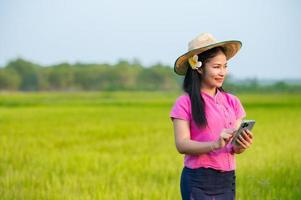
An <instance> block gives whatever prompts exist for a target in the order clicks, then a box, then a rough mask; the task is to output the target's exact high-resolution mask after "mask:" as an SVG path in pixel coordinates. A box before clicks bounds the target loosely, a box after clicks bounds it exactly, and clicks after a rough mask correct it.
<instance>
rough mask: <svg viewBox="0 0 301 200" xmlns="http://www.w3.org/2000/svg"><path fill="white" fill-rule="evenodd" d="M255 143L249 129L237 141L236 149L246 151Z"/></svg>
mask: <svg viewBox="0 0 301 200" xmlns="http://www.w3.org/2000/svg"><path fill="white" fill-rule="evenodd" d="M252 143H253V134H252V132H251V131H249V130H248V129H244V130H243V132H242V135H240V136H238V138H237V139H236V144H235V145H234V147H235V148H236V149H241V150H245V149H248V148H249V147H250V146H251V145H252Z"/></svg>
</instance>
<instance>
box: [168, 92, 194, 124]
mask: <svg viewBox="0 0 301 200" xmlns="http://www.w3.org/2000/svg"><path fill="white" fill-rule="evenodd" d="M190 105H191V103H190V99H189V96H187V95H182V96H180V97H179V98H178V99H177V100H176V101H175V103H174V105H173V107H172V109H171V111H170V115H169V116H170V118H171V119H173V118H177V119H183V120H186V121H190V120H191V111H190V110H191V108H190Z"/></svg>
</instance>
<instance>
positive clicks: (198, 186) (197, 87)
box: [170, 33, 253, 200]
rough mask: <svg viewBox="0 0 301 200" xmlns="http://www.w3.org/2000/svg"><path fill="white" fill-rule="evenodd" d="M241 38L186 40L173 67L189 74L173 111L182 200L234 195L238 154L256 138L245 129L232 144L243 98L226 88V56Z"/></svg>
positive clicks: (232, 52)
mask: <svg viewBox="0 0 301 200" xmlns="http://www.w3.org/2000/svg"><path fill="white" fill-rule="evenodd" d="M240 47H241V42H240V41H224V42H217V41H216V40H215V39H214V37H213V36H212V35H211V34H208V33H205V34H201V35H199V36H198V37H196V38H195V39H193V40H192V41H191V42H189V44H188V49H189V51H188V52H187V53H186V54H184V55H182V56H180V57H179V58H178V59H177V60H176V62H175V66H174V71H175V72H176V73H177V74H179V75H185V79H184V82H183V89H184V91H185V94H183V95H182V96H180V97H179V98H178V99H177V100H176V102H175V104H174V106H173V108H172V110H171V113H170V117H171V119H172V121H173V127H174V135H175V144H176V148H177V150H178V151H179V153H181V154H185V158H184V168H183V171H182V175H181V195H182V199H185V200H186V199H187V200H188V199H194V200H197V199H223V200H228V199H235V154H239V153H242V152H244V151H245V150H246V149H247V148H249V147H250V145H251V144H252V141H253V136H252V133H251V132H250V131H248V130H244V132H243V137H239V138H238V139H237V140H236V142H235V143H234V145H233V144H232V142H231V139H232V137H233V134H234V133H235V130H236V129H237V128H238V127H239V125H240V123H241V121H242V119H243V118H244V117H245V115H246V113H245V111H244V108H243V107H242V105H241V103H240V101H239V99H238V98H237V97H236V96H234V95H232V94H229V93H227V92H225V91H224V90H223V89H222V85H223V82H224V80H225V77H226V75H227V71H228V68H227V60H229V59H230V58H232V57H233V56H234V55H235V54H236V53H237V52H238V50H239V49H240Z"/></svg>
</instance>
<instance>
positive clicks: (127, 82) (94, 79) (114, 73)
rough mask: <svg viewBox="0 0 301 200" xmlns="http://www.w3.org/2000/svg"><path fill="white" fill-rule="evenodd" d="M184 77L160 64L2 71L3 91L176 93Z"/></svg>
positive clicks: (15, 65)
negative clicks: (138, 91) (155, 91)
mask: <svg viewBox="0 0 301 200" xmlns="http://www.w3.org/2000/svg"><path fill="white" fill-rule="evenodd" d="M182 79H183V77H181V76H177V75H176V74H175V73H174V72H173V69H172V68H171V67H170V66H166V65H162V64H160V63H158V64H155V65H152V66H150V67H143V66H142V64H141V63H140V62H139V61H137V60H136V61H133V62H128V61H125V60H121V61H119V62H118V63H116V64H83V63H75V64H69V63H61V64H57V65H52V66H41V65H39V64H36V63H32V62H29V61H27V60H24V59H21V58H18V59H15V60H12V61H10V62H8V63H7V64H6V66H4V67H2V68H0V90H1V91H116V90H127V91H137V90H141V91H153V90H161V91H175V90H179V89H180V88H181V84H182V81H183V80H182ZM224 88H225V89H226V90H229V91H235V92H279V91H286V92H301V85H300V84H297V85H290V84H287V83H285V82H281V81H279V82H276V83H274V84H272V85H265V86H264V85H261V84H260V83H259V82H258V81H257V80H256V79H251V80H249V81H244V82H242V83H235V82H233V81H231V76H230V77H229V78H228V79H227V81H226V82H225V83H224Z"/></svg>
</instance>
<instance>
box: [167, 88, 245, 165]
mask: <svg viewBox="0 0 301 200" xmlns="http://www.w3.org/2000/svg"><path fill="white" fill-rule="evenodd" d="M201 95H202V97H203V98H204V101H205V113H206V119H207V122H208V126H206V127H202V128H199V127H197V126H196V124H195V123H194V121H193V120H192V112H191V102H190V98H189V96H188V94H184V95H182V96H180V97H179V98H178V99H177V100H176V102H175V104H174V106H173V108H172V110H171V112H170V117H171V118H178V119H183V120H186V121H189V126H190V137H191V140H195V141H200V142H208V141H215V140H217V139H218V138H219V136H220V133H221V131H222V130H223V129H225V128H235V122H236V120H237V119H238V118H242V117H245V116H246V113H245V110H244V108H243V106H242V105H241V103H240V101H239V99H238V98H237V97H236V96H234V95H232V94H229V93H226V92H221V91H219V90H218V92H217V93H216V95H215V96H214V97H212V96H210V95H208V94H206V93H204V92H201ZM184 165H185V166H186V167H188V168H191V169H195V168H199V167H205V168H214V169H217V170H223V171H231V170H235V168H236V164H235V156H234V153H233V151H232V145H231V144H228V145H227V146H225V147H224V148H222V149H220V150H216V151H213V152H210V153H206V154H202V155H185V158H184Z"/></svg>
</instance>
